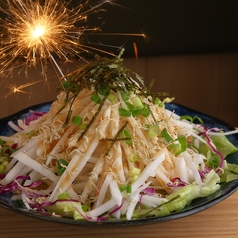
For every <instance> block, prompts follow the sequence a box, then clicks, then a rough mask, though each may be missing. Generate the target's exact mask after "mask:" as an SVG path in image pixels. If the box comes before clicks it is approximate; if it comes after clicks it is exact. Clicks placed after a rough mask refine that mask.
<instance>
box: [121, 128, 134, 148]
mask: <svg viewBox="0 0 238 238" xmlns="http://www.w3.org/2000/svg"><path fill="white" fill-rule="evenodd" d="M121 136H122V138H124V139H125V140H124V142H125V143H126V144H127V145H132V136H131V134H130V132H129V131H127V130H126V129H124V130H122V132H121Z"/></svg>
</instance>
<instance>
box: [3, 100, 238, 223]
mask: <svg viewBox="0 0 238 238" xmlns="http://www.w3.org/2000/svg"><path fill="white" fill-rule="evenodd" d="M50 105H51V103H44V104H39V105H36V106H32V107H30V108H27V109H25V110H22V111H20V112H18V113H15V114H14V115H12V116H9V117H6V118H3V119H0V135H8V136H9V135H11V134H12V133H14V132H13V131H12V130H11V128H10V127H9V126H8V125H7V123H8V121H10V120H12V121H16V120H17V119H19V118H22V119H23V118H25V117H26V115H27V113H28V112H29V109H31V110H33V111H48V110H49V108H50ZM167 108H168V109H169V110H171V111H175V112H176V114H179V115H190V116H195V115H196V116H199V117H200V118H202V120H203V122H204V124H205V125H206V126H208V127H219V128H223V130H224V131H230V130H234V128H233V127H232V126H230V125H229V124H227V123H225V122H223V121H222V120H219V119H217V118H214V117H211V116H208V115H205V114H203V113H200V112H197V111H195V110H192V109H190V108H187V107H184V106H181V105H178V104H174V103H170V104H168V105H167ZM228 139H229V140H230V141H231V142H232V143H233V144H234V145H235V146H238V134H234V135H230V136H228ZM227 160H228V162H230V163H235V164H238V153H235V154H233V155H230V156H228V158H227ZM237 189H238V180H235V181H232V182H229V183H223V184H221V188H220V190H218V191H217V192H216V193H214V194H212V195H210V196H208V197H205V198H198V199H196V200H194V201H193V202H192V203H191V204H190V205H189V206H186V207H185V208H184V209H183V210H182V211H180V212H177V213H173V214H170V215H167V216H163V217H150V218H145V219H136V220H130V221H115V220H109V221H103V222H88V221H75V220H73V219H69V218H57V217H51V216H46V215H43V214H41V213H39V212H35V211H29V210H27V209H25V208H22V207H19V206H18V205H17V204H16V203H14V202H12V201H11V200H10V197H11V196H10V195H7V196H6V195H4V196H1V195H0V206H2V207H4V208H6V209H9V210H11V211H14V212H19V213H21V214H23V215H27V216H31V217H34V218H39V219H43V220H48V221H52V222H61V223H68V224H75V225H91V226H125V225H142V224H150V223H158V222H165V221H170V220H174V219H178V218H182V217H185V216H189V215H192V214H195V213H197V212H200V211H203V210H205V209H207V208H209V207H211V206H213V205H215V204H217V203H218V202H221V201H222V200H224V199H226V198H227V197H228V196H230V195H231V194H232V193H234V192H235V191H236V190H237ZM237 204H238V203H237Z"/></svg>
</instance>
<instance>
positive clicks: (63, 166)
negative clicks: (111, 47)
mask: <svg viewBox="0 0 238 238" xmlns="http://www.w3.org/2000/svg"><path fill="white" fill-rule="evenodd" d="M67 166H68V162H67V161H66V160H64V159H59V160H58V161H57V167H56V169H57V174H58V175H62V174H63V173H64V171H65V169H66V167H67Z"/></svg>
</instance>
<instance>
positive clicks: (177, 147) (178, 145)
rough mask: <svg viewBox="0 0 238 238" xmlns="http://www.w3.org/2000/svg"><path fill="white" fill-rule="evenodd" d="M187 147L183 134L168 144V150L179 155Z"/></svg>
mask: <svg viewBox="0 0 238 238" xmlns="http://www.w3.org/2000/svg"><path fill="white" fill-rule="evenodd" d="M186 149H187V140H186V137H185V136H180V137H179V138H178V139H176V140H175V141H174V142H173V143H172V144H170V145H169V150H170V152H171V153H173V154H175V155H179V154H180V153H182V152H184V151H185V150H186Z"/></svg>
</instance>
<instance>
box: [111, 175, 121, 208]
mask: <svg viewBox="0 0 238 238" xmlns="http://www.w3.org/2000/svg"><path fill="white" fill-rule="evenodd" d="M109 186H110V191H111V195H112V198H113V199H114V201H115V202H116V203H117V205H118V206H120V205H121V203H122V199H123V196H122V194H121V191H120V189H119V187H118V184H117V182H116V181H115V180H114V179H112V181H111V183H110V185H109Z"/></svg>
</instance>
